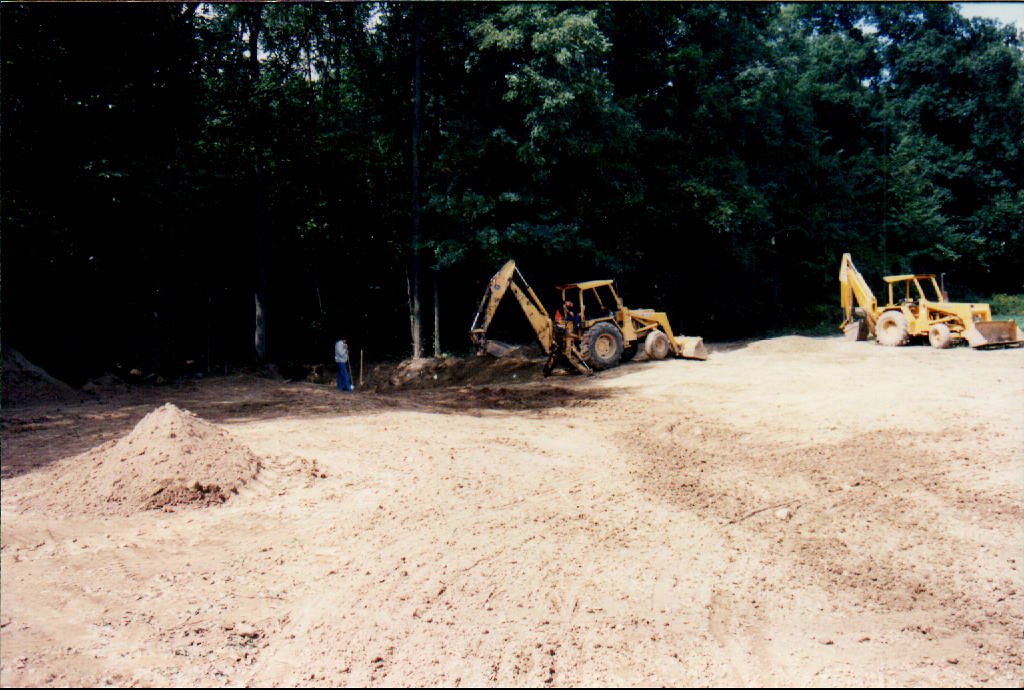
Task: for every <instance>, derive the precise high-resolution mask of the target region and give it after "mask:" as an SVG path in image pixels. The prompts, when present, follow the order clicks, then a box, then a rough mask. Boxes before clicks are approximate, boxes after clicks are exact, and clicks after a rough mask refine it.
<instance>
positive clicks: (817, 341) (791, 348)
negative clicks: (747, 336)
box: [743, 335, 842, 354]
mask: <svg viewBox="0 0 1024 690" xmlns="http://www.w3.org/2000/svg"><path fill="white" fill-rule="evenodd" d="M829 340H833V341H839V342H842V338H841V337H839V336H824V337H817V338H812V337H808V336H805V335H784V336H780V337H778V338H768V339H767V340H757V341H754V342H752V343H750V344H749V345H747V346H746V347H745V348H743V350H744V352H747V353H748V354H776V353H778V354H801V353H805V352H820V351H821V349H822V341H829Z"/></svg>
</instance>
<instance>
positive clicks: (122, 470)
mask: <svg viewBox="0 0 1024 690" xmlns="http://www.w3.org/2000/svg"><path fill="white" fill-rule="evenodd" d="M259 470H260V461H259V460H258V459H257V458H256V456H255V455H254V454H253V453H252V451H251V450H249V449H248V448H246V447H245V446H243V445H242V444H240V443H239V442H238V441H236V440H235V439H234V438H233V437H232V436H231V435H230V434H229V433H228V432H227V431H225V430H224V429H221V428H220V427H218V426H215V425H213V424H211V423H209V422H207V421H204V420H203V419H200V418H199V417H197V416H196V415H194V414H192V413H191V412H188V411H186V410H181V409H179V408H177V407H175V406H174V405H172V404H171V403H167V404H165V405H163V406H162V407H159V408H157V409H156V410H154V411H153V412H150V413H149V414H148V415H146V416H145V417H143V418H142V420H141V421H139V423H138V424H136V425H135V428H134V429H132V431H131V432H130V433H129V434H128V435H127V436H125V437H123V438H121V439H119V440H116V441H109V442H107V443H104V444H102V445H99V446H97V447H95V448H93V449H92V450H89V451H87V452H85V453H83V454H81V455H77V456H74V457H70V458H66V459H64V460H62V461H61V462H59V463H57V465H55V466H54V467H53V468H51V469H50V470H49V471H46V472H41V473H39V475H37V476H36V477H33V478H32V479H33V480H34V483H35V484H36V485H37V487H36V488H35V490H34V491H32V492H31V494H30V495H29V496H26V500H24V501H22V502H21V507H22V508H34V509H47V510H54V511H57V512H63V513H84V512H88V513H99V514H105V515H130V514H132V513H135V512H137V511H140V510H152V509H156V508H164V507H167V506H174V505H185V504H199V505H209V504H216V503H223V502H224V501H226V500H227V499H228V498H229V497H230V496H231V495H232V494H235V493H237V492H238V490H239V488H241V487H242V485H244V484H245V483H246V482H247V481H249V480H250V479H252V478H253V477H255V476H256V474H257V472H259Z"/></svg>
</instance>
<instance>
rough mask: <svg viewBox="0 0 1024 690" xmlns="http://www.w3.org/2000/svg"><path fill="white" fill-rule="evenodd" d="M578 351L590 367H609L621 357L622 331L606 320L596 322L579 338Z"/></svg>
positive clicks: (614, 364) (615, 363)
mask: <svg viewBox="0 0 1024 690" xmlns="http://www.w3.org/2000/svg"><path fill="white" fill-rule="evenodd" d="M580 353H581V354H582V355H583V361H585V362H586V363H587V364H588V365H589V366H590V368H591V369H611V368H612V367H614V366H616V365H618V363H619V360H620V359H621V358H622V333H621V332H620V331H619V329H618V328H616V327H615V326H613V325H612V324H610V323H608V322H607V321H601V322H600V323H596V324H594V325H593V326H592V327H591V328H590V329H588V330H587V332H586V333H584V334H583V337H582V338H581V339H580Z"/></svg>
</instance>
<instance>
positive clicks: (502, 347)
mask: <svg viewBox="0 0 1024 690" xmlns="http://www.w3.org/2000/svg"><path fill="white" fill-rule="evenodd" d="M517 349H519V348H518V347H517V346H515V345H509V344H508V343H503V342H500V341H498V340H486V341H484V344H483V346H482V347H481V350H482V351H483V352H486V353H487V354H489V355H490V356H492V357H499V358H500V357H507V356H508V355H510V354H512V353H513V352H515V351H516V350H517Z"/></svg>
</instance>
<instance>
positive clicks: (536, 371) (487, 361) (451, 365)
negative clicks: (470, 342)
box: [364, 349, 544, 391]
mask: <svg viewBox="0 0 1024 690" xmlns="http://www.w3.org/2000/svg"><path fill="white" fill-rule="evenodd" d="M543 369H544V357H543V355H541V356H539V357H538V356H536V355H535V353H534V352H533V351H532V350H529V349H523V350H522V351H514V352H513V353H511V354H510V355H508V356H505V357H500V358H497V357H492V356H490V355H470V356H468V357H437V358H431V359H418V360H416V359H407V360H404V361H402V362H399V363H398V364H378V365H376V366H374V367H373V368H371V369H370V371H369V372H367V376H366V380H365V381H364V387H366V388H373V389H376V390H378V391H387V390H394V389H403V390H404V389H418V388H437V387H442V386H463V385H466V384H494V383H520V382H525V381H536V380H540V379H542V378H543V377H544V374H543Z"/></svg>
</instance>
